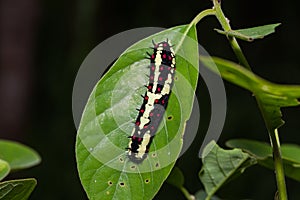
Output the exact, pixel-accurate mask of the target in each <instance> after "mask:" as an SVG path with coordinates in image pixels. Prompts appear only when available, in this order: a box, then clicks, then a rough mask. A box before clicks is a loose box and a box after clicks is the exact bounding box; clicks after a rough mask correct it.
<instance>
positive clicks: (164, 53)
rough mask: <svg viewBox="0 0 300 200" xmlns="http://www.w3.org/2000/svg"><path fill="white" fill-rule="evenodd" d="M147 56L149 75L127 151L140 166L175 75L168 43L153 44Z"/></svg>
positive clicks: (163, 110)
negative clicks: (150, 52) (151, 51)
mask: <svg viewBox="0 0 300 200" xmlns="http://www.w3.org/2000/svg"><path fill="white" fill-rule="evenodd" d="M152 43H153V45H154V47H153V53H152V54H149V53H147V54H148V55H149V59H150V65H149V69H150V75H149V82H148V85H145V87H146V88H147V91H146V92H145V95H142V97H143V103H142V105H141V107H140V108H139V109H137V110H138V111H139V113H138V116H137V118H136V121H135V125H134V128H133V130H132V133H131V136H129V137H128V138H130V141H129V144H128V148H126V149H127V150H128V157H129V159H130V160H131V161H132V162H134V163H141V162H142V161H143V160H144V159H145V158H146V157H147V154H148V152H149V149H150V145H151V143H152V141H153V138H154V136H155V133H156V131H157V129H158V126H159V124H160V122H161V121H162V118H163V115H164V113H165V110H166V108H167V106H168V100H169V97H170V93H171V89H172V86H173V81H174V76H175V70H176V66H175V54H174V51H173V49H172V46H171V45H170V43H169V41H168V40H167V41H163V42H160V43H157V44H155V43H154V41H152Z"/></svg>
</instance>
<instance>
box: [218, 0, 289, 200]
mask: <svg viewBox="0 0 300 200" xmlns="http://www.w3.org/2000/svg"><path fill="white" fill-rule="evenodd" d="M213 4H214V9H215V12H216V17H217V19H218V21H219V23H220V24H221V26H222V27H223V29H224V31H230V30H231V27H230V25H229V21H228V19H227V18H226V17H225V15H224V13H223V11H222V9H221V2H220V0H213ZM228 40H229V43H230V45H231V47H232V49H233V51H234V53H235V55H236V57H237V59H238V60H239V62H240V64H241V65H242V66H244V67H245V68H247V69H249V70H251V67H250V65H249V63H248V61H247V59H246V57H245V56H244V54H243V52H242V49H241V48H240V46H239V44H238V42H237V40H236V39H235V38H234V37H230V36H229V37H228ZM256 101H257V103H258V106H259V108H260V110H261V113H262V115H263V117H264V119H265V123H266V126H267V129H268V133H269V136H270V140H271V144H272V149H273V159H274V168H275V173H276V181H277V188H278V196H279V199H280V200H287V199H288V198H287V191H286V184H285V176H284V169H283V164H282V156H281V150H280V141H279V137H278V130H277V129H273V128H272V127H270V126H268V123H267V120H266V116H265V108H264V107H263V106H262V104H261V102H260V100H259V99H258V98H257V97H256Z"/></svg>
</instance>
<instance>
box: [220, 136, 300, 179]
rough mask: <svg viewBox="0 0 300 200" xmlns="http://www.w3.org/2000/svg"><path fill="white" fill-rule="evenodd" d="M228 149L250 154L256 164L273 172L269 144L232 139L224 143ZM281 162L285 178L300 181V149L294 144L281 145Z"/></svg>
mask: <svg viewBox="0 0 300 200" xmlns="http://www.w3.org/2000/svg"><path fill="white" fill-rule="evenodd" d="M226 145H227V146H228V147H230V148H240V149H242V150H243V151H245V152H248V153H249V154H251V156H253V157H255V158H256V159H257V160H258V163H259V164H260V165H262V166H264V167H266V168H268V169H271V170H274V163H273V158H272V148H271V146H270V145H269V144H267V143H264V142H259V141H254V140H247V139H234V140H229V141H227V142H226ZM281 152H282V161H283V165H284V171H285V174H286V176H288V177H289V178H292V179H294V180H296V181H300V158H299V155H300V147H299V145H295V144H283V145H282V146H281Z"/></svg>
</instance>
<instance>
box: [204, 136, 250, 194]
mask: <svg viewBox="0 0 300 200" xmlns="http://www.w3.org/2000/svg"><path fill="white" fill-rule="evenodd" d="M202 162H203V166H202V169H201V171H200V173H199V178H200V180H201V182H202V183H203V185H204V188H205V191H206V193H207V195H208V196H207V198H206V199H209V198H210V197H212V196H213V195H214V194H215V193H216V192H217V190H218V189H219V188H220V187H221V186H222V185H224V184H225V183H227V182H228V181H229V180H231V179H232V178H233V177H235V176H237V175H239V174H241V173H243V172H244V170H245V169H246V168H247V167H250V166H251V165H253V164H254V163H255V162H254V160H252V159H251V158H250V156H249V155H248V154H247V153H243V152H242V150H240V149H233V150H224V149H222V148H220V147H219V146H218V145H217V144H216V143H215V141H211V142H210V143H209V144H208V145H207V146H206V147H205V148H204V150H203V156H202Z"/></svg>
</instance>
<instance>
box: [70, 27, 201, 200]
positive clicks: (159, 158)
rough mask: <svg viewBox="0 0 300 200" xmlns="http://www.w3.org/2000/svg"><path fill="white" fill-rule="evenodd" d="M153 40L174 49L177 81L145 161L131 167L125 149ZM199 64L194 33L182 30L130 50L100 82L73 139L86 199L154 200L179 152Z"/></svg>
mask: <svg viewBox="0 0 300 200" xmlns="http://www.w3.org/2000/svg"><path fill="white" fill-rule="evenodd" d="M152 39H153V40H154V41H155V42H156V43H157V42H161V41H166V39H169V41H171V43H172V44H173V45H174V47H175V54H176V66H177V67H176V77H175V82H174V87H173V89H172V94H171V96H170V99H169V105H168V108H167V110H166V113H165V116H164V119H163V121H162V123H161V124H160V126H159V130H158V132H157V133H156V136H155V138H154V140H153V143H152V145H151V147H150V152H149V154H148V157H147V158H146V159H145V160H144V161H143V162H142V163H140V164H134V163H132V162H131V161H129V159H128V157H127V151H126V150H125V148H126V147H128V143H129V139H128V138H127V137H128V136H129V135H131V132H132V129H133V127H134V125H133V124H132V123H131V122H134V120H135V119H136V116H137V114H138V113H137V111H136V108H138V107H139V106H140V105H141V104H142V98H141V97H140V95H143V94H144V93H145V87H144V85H145V84H147V81H148V78H147V77H146V75H147V74H148V73H149V69H147V66H149V60H146V59H145V57H146V56H147V52H150V51H151V49H150V48H149V47H150V46H152ZM176 50H178V51H176ZM198 64H199V63H198V43H197V36H196V28H195V26H188V25H182V26H178V27H174V28H171V29H167V30H165V31H163V32H160V33H157V34H155V35H152V36H150V37H148V38H146V39H144V40H141V41H139V42H138V43H136V44H134V45H133V46H131V47H129V48H128V49H127V50H126V51H125V52H124V53H123V54H122V55H121V56H120V57H119V59H118V60H117V61H116V62H115V63H114V65H113V66H112V67H111V68H110V70H109V71H108V72H107V73H106V74H105V75H104V76H103V77H102V78H101V80H100V81H99V82H98V83H97V85H96V86H95V88H94V90H93V91H92V93H91V95H90V97H89V100H88V103H87V105H86V107H85V110H84V113H83V116H82V119H81V122H80V127H79V130H78V134H77V140H76V159H77V166H78V171H79V176H80V179H81V182H82V185H83V187H84V189H85V191H86V193H87V195H88V197H89V199H103V200H105V199H118V200H122V199H135V200H139V199H153V197H154V196H155V194H156V193H157V192H158V190H159V188H160V187H161V185H162V183H163V182H164V181H165V180H166V178H167V177H168V175H169V173H170V171H171V169H172V168H173V166H174V163H175V161H176V158H177V157H178V155H179V153H180V151H181V147H182V135H183V133H184V128H185V124H186V121H187V120H188V119H189V117H190V114H191V109H192V105H193V98H194V91H195V88H196V85H197V80H198ZM168 117H171V118H170V119H168Z"/></svg>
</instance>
